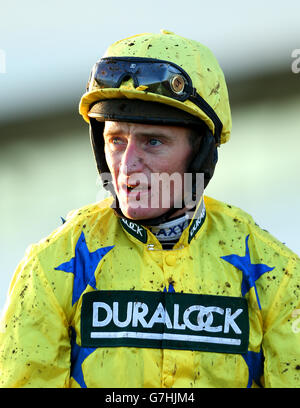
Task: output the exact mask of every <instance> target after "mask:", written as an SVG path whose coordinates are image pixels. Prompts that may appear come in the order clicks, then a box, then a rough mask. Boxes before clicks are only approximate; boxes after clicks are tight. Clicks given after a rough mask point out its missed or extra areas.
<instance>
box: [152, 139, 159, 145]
mask: <svg viewBox="0 0 300 408" xmlns="http://www.w3.org/2000/svg"><path fill="white" fill-rule="evenodd" d="M149 144H150V145H151V146H159V145H160V144H161V141H160V140H158V139H150V140H149Z"/></svg>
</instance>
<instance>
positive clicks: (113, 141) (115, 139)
mask: <svg viewBox="0 0 300 408" xmlns="http://www.w3.org/2000/svg"><path fill="white" fill-rule="evenodd" d="M111 142H112V143H113V144H116V145H117V144H121V143H122V139H121V138H119V137H114V138H112V139H111Z"/></svg>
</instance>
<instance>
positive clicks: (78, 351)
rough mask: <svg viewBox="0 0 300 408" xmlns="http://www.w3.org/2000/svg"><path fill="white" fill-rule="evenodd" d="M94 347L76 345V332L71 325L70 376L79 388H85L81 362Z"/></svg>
mask: <svg viewBox="0 0 300 408" xmlns="http://www.w3.org/2000/svg"><path fill="white" fill-rule="evenodd" d="M95 350H97V349H96V348H88V347H81V346H78V344H77V343H76V332H75V329H74V328H73V327H72V326H71V373H70V375H71V377H73V378H74V380H75V381H76V382H77V383H78V384H79V385H80V387H81V388H87V386H86V384H85V381H84V377H83V372H82V363H83V362H84V360H85V359H86V358H87V357H88V356H89V355H90V354H92V353H93V352H94V351H95Z"/></svg>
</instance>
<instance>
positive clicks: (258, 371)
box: [242, 349, 264, 388]
mask: <svg viewBox="0 0 300 408" xmlns="http://www.w3.org/2000/svg"><path fill="white" fill-rule="evenodd" d="M242 356H243V358H244V360H245V362H246V364H247V366H248V370H249V378H248V384H247V388H251V386H252V382H253V381H254V382H255V383H256V384H257V385H258V386H260V387H262V385H261V382H260V377H261V376H262V374H263V371H264V355H263V352H262V349H261V350H260V352H259V353H255V352H254V351H248V352H247V353H246V354H242Z"/></svg>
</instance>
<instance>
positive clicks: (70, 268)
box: [54, 232, 113, 306]
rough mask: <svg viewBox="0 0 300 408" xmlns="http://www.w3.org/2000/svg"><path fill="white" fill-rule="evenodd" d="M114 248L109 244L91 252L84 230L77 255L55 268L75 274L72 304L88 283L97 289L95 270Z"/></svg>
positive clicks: (77, 247)
mask: <svg viewBox="0 0 300 408" xmlns="http://www.w3.org/2000/svg"><path fill="white" fill-rule="evenodd" d="M112 248H113V246H107V247H103V248H99V249H97V250H96V251H95V252H90V251H89V249H88V247H87V244H86V241H85V236H84V233H83V232H82V233H81V235H80V237H79V239H78V241H77V244H76V247H75V256H74V257H73V258H72V259H71V260H70V261H68V262H64V263H62V264H61V265H59V266H57V267H56V268H54V269H55V270H58V271H64V272H69V273H73V274H74V286H73V296H72V306H73V305H74V303H76V302H77V300H78V299H79V298H80V296H81V295H82V293H83V292H84V291H85V289H86V287H87V285H90V286H91V287H92V288H93V289H96V279H95V270H96V268H97V266H98V264H99V262H100V261H101V259H102V258H103V257H104V255H106V254H107V253H108V252H109V251H110V250H111V249H112Z"/></svg>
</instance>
